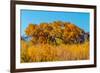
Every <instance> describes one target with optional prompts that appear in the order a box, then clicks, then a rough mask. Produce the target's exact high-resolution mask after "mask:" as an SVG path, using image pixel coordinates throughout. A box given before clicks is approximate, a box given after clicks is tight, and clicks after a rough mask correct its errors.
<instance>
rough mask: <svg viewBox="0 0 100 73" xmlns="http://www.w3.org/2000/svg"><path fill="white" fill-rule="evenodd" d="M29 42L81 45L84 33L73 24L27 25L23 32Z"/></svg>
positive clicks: (56, 22)
mask: <svg viewBox="0 0 100 73" xmlns="http://www.w3.org/2000/svg"><path fill="white" fill-rule="evenodd" d="M25 33H26V35H27V36H28V38H30V40H31V42H32V43H34V44H37V43H44V44H46V43H49V44H55V45H58V44H62V43H64V44H71V43H82V42H84V41H85V40H86V38H85V32H84V31H83V30H82V29H80V28H79V27H77V26H75V25H74V24H71V23H68V22H61V21H55V22H52V23H40V24H29V26H28V27H27V28H26V30H25Z"/></svg>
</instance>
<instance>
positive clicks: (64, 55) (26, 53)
mask: <svg viewBox="0 0 100 73" xmlns="http://www.w3.org/2000/svg"><path fill="white" fill-rule="evenodd" d="M86 59H89V41H86V42H84V43H81V44H60V45H58V46H56V45H50V44H36V45H32V44H30V43H29V44H28V43H27V42H25V41H23V40H22V41H21V63H24V62H47V61H68V60H86Z"/></svg>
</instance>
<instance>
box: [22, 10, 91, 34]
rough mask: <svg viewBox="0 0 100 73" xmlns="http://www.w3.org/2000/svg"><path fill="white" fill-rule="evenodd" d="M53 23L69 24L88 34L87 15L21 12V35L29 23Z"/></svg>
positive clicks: (79, 13) (88, 16)
mask: <svg viewBox="0 0 100 73" xmlns="http://www.w3.org/2000/svg"><path fill="white" fill-rule="evenodd" d="M53 21H64V22H71V23H73V24H75V25H76V26H78V27H80V28H82V29H84V31H85V32H90V28H89V26H90V22H89V21H90V14H89V13H83V12H56V11H36V10H21V35H24V34H25V33H24V31H25V29H26V27H27V26H28V25H29V24H30V23H33V24H40V23H42V22H47V23H49V22H53Z"/></svg>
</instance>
